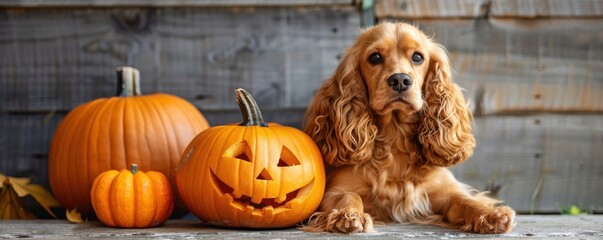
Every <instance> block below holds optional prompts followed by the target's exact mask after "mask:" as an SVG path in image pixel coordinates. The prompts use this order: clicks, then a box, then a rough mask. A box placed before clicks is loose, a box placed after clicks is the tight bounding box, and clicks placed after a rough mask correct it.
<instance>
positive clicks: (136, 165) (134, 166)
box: [130, 164, 138, 174]
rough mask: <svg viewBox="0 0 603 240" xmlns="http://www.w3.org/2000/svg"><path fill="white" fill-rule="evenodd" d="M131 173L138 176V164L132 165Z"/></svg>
mask: <svg viewBox="0 0 603 240" xmlns="http://www.w3.org/2000/svg"><path fill="white" fill-rule="evenodd" d="M130 172H131V173H132V174H136V173H137V172H138V164H132V165H130Z"/></svg>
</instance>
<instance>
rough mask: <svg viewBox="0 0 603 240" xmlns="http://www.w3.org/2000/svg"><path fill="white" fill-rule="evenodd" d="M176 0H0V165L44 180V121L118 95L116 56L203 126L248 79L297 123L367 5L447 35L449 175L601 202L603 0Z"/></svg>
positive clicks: (284, 119)
mask: <svg viewBox="0 0 603 240" xmlns="http://www.w3.org/2000/svg"><path fill="white" fill-rule="evenodd" d="M175 2H176V1H137V0H125V1H112V0H111V1H86V2H82V1H58V0H56V1H55V0H45V1H36V0H22V1H0V6H4V8H2V9H0V134H2V137H0V172H4V173H8V174H9V175H17V176H26V177H32V178H33V179H34V181H35V182H38V183H42V184H44V185H46V184H47V183H46V182H47V172H46V168H47V164H46V162H47V152H48V146H49V143H50V140H51V138H52V135H53V133H54V129H55V128H56V126H57V125H58V123H59V122H60V120H61V119H62V118H63V116H64V115H65V114H66V113H67V112H68V111H69V110H70V109H72V108H73V107H75V106H77V105H78V104H81V103H83V102H86V101H90V100H92V99H95V98H99V97H107V96H111V95H113V94H114V91H115V73H114V69H115V67H117V66H121V65H131V66H134V67H137V68H139V69H140V70H141V77H142V81H143V86H142V91H143V92H144V93H152V92H167V93H171V94H175V95H178V96H181V97H183V98H185V99H187V100H188V101H190V102H192V103H193V104H195V105H196V106H197V107H198V108H199V109H201V111H203V113H204V114H205V115H206V117H207V118H208V120H209V121H210V123H211V124H212V125H216V124H223V123H229V122H235V121H239V120H240V116H239V115H238V113H237V111H238V110H237V107H236V106H235V104H234V93H233V89H234V88H236V87H244V88H246V89H248V90H250V91H251V92H252V94H254V96H255V97H256V98H257V101H258V103H259V104H260V105H261V106H262V108H263V113H264V116H265V118H266V119H268V120H271V121H278V122H280V123H283V124H286V125H291V126H296V127H299V126H301V121H302V115H303V112H304V111H305V108H306V106H307V104H308V103H309V101H310V99H311V98H312V96H313V91H314V90H315V89H316V88H317V87H318V86H319V85H320V83H321V82H322V80H323V79H325V78H326V77H327V76H329V75H330V74H332V71H333V70H334V68H335V66H336V65H337V64H338V61H339V58H340V56H341V54H342V52H343V50H344V49H345V48H346V47H348V46H349V45H350V44H351V43H352V42H353V41H354V38H355V36H356V35H357V33H358V29H359V28H360V26H361V25H362V23H361V22H365V23H366V22H367V19H363V17H364V16H370V15H372V14H374V16H375V17H376V21H377V22H379V21H407V22H413V23H416V24H417V25H418V26H419V27H420V28H422V29H423V30H424V31H425V32H427V33H429V34H433V35H435V39H436V41H438V42H440V43H442V44H443V45H444V46H446V47H447V48H448V50H449V52H450V56H451V60H452V63H453V67H454V69H455V72H454V77H455V80H456V81H457V82H458V83H459V85H461V86H462V87H463V88H465V89H466V90H467V91H466V96H467V97H468V98H469V99H470V100H471V107H472V108H473V109H475V115H476V119H475V120H476V122H475V127H474V129H475V134H476V137H477V140H478V147H477V149H476V151H475V153H474V156H473V157H472V158H471V159H469V160H468V161H466V162H464V163H463V164H461V165H458V166H455V167H453V168H452V170H453V171H454V172H455V175H456V176H457V177H458V178H459V179H461V180H462V181H463V182H466V183H468V184H470V185H473V186H475V187H476V188H478V189H482V190H485V189H490V190H492V191H493V192H494V193H495V194H496V195H497V196H498V197H500V198H502V199H504V200H505V201H506V202H507V203H508V204H509V205H511V206H512V207H514V208H515V209H517V210H518V211H519V212H524V213H525V212H530V211H534V212H540V213H554V212H558V208H559V207H564V206H569V205H572V204H576V205H578V206H580V207H583V208H587V209H590V210H593V211H598V212H602V211H603V185H601V184H599V182H602V181H603V148H602V146H603V1H598V0H567V1H563V0H525V1H521V0H426V1H419V0H377V1H375V5H374V8H373V9H370V8H367V6H364V8H362V9H361V8H359V6H358V2H359V1H353V0H347V1H346V0H332V1H315V0H295V1H277V0H235V1H213V0H186V1H177V2H178V3H175ZM369 7H370V6H369ZM367 9H368V10H367ZM371 11H373V13H372V14H367V13H370V12H371Z"/></svg>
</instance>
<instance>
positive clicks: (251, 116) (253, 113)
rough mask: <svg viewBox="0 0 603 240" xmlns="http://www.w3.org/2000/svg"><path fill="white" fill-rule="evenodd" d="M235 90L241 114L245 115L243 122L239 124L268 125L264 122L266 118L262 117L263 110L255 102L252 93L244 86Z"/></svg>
mask: <svg viewBox="0 0 603 240" xmlns="http://www.w3.org/2000/svg"><path fill="white" fill-rule="evenodd" d="M235 92H236V94H237V104H238V105H239V108H240V109H241V114H242V115H243V122H241V124H239V126H247V127H249V126H260V127H268V124H266V122H264V118H263V117H262V112H260V108H259V107H258V104H257V103H256V102H255V100H254V99H253V97H252V96H251V94H249V93H248V92H247V91H245V89H242V88H237V90H235Z"/></svg>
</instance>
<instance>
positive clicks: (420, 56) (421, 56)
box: [412, 53, 423, 64]
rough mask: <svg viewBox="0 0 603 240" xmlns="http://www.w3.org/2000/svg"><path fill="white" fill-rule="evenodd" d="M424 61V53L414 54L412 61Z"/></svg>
mask: <svg viewBox="0 0 603 240" xmlns="http://www.w3.org/2000/svg"><path fill="white" fill-rule="evenodd" d="M422 62H423V55H421V54H420V53H413V54H412V63H414V64H421V63H422Z"/></svg>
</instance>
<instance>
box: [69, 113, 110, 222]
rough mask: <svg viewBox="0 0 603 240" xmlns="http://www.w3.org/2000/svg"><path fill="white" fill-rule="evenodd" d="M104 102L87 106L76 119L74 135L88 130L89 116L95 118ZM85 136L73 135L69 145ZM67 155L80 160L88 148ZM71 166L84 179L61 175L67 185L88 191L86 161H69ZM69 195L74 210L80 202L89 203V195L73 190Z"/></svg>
mask: <svg viewBox="0 0 603 240" xmlns="http://www.w3.org/2000/svg"><path fill="white" fill-rule="evenodd" d="M104 102H105V101H102V102H98V103H97V104H94V105H91V106H89V108H86V110H87V111H86V112H85V114H83V115H80V116H82V117H81V118H79V119H77V120H78V122H77V127H74V131H75V132H76V133H84V132H86V131H84V129H86V128H87V127H88V128H89V126H90V125H91V121H90V120H89V119H90V116H95V115H96V111H97V109H98V108H99V107H102V105H103V103H104ZM86 134H89V132H86ZM86 137H87V136H86V135H83V136H82V135H80V134H73V137H72V138H71V143H70V144H74V143H77V142H81V141H82V140H83V139H86ZM68 154H69V155H71V156H72V157H71V158H70V159H82V158H85V157H87V156H88V154H89V148H88V147H87V146H83V147H82V148H80V149H77V150H75V151H72V152H71V153H68ZM71 164H72V165H73V166H74V168H75V169H80V170H81V174H84V175H85V176H84V177H79V176H78V173H77V172H67V173H63V174H66V175H67V176H68V177H67V179H68V182H67V184H71V185H76V186H77V187H78V188H80V189H89V188H90V187H91V186H92V183H90V182H89V181H88V163H87V162H86V161H71ZM70 190H71V191H70V193H71V194H70V195H71V196H72V197H71V199H72V200H73V199H74V198H75V203H74V204H73V205H74V207H75V208H77V207H78V206H77V205H78V204H77V203H80V202H84V203H89V202H90V199H89V198H90V195H78V194H74V192H73V189H70ZM91 207H92V206H91V205H90V204H88V206H82V208H87V209H86V210H84V209H82V210H84V211H87V210H89V209H88V208H91Z"/></svg>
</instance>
